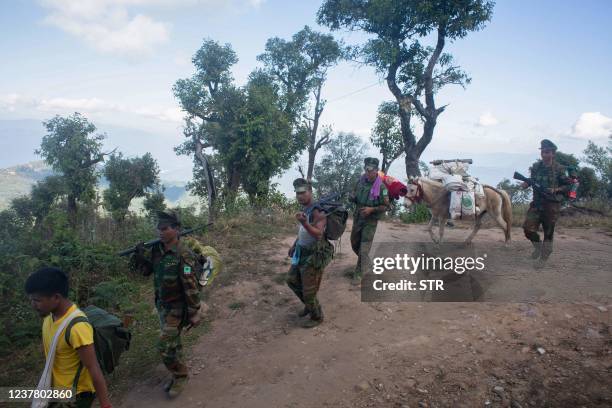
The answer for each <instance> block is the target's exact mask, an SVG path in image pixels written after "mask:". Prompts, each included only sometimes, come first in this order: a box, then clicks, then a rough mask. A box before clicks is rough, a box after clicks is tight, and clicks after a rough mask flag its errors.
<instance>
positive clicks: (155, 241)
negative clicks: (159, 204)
mask: <svg viewBox="0 0 612 408" xmlns="http://www.w3.org/2000/svg"><path fill="white" fill-rule="evenodd" d="M212 224H213V223H212V222H209V223H208V224H205V225H200V226H197V227H194V228H187V229H184V230H183V231H181V232H179V237H183V236H185V235H189V234H191V233H193V232H194V231H198V230H201V229H204V228H207V227H210V226H211V225H212ZM160 242H161V239H159V238H157V239H153V240H151V241H147V242H145V243H144V244H143V245H144V247H145V248H150V247H152V246H153V245H156V244H159V243H160ZM134 252H136V245H134V246H133V247H131V248H128V249H124V250H123V251H121V252H118V253H117V255H118V256H126V255H130V254H133V253H134Z"/></svg>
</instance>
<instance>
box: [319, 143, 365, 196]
mask: <svg viewBox="0 0 612 408" xmlns="http://www.w3.org/2000/svg"><path fill="white" fill-rule="evenodd" d="M365 150H366V146H365V144H364V143H363V142H362V141H361V139H360V138H359V137H357V136H356V135H355V134H354V133H344V132H340V133H339V134H338V135H337V136H335V137H332V139H331V142H330V143H329V144H328V145H326V146H325V151H326V154H325V155H324V156H323V158H322V159H321V162H320V163H319V164H317V165H315V169H314V181H313V185H314V187H315V188H316V189H317V192H318V193H319V194H320V195H322V194H328V193H332V192H333V193H335V192H338V193H347V192H350V191H351V190H352V188H353V185H354V184H355V182H356V181H357V179H358V178H359V176H360V175H361V170H362V167H363V159H364V154H365Z"/></svg>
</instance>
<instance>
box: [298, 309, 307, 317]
mask: <svg viewBox="0 0 612 408" xmlns="http://www.w3.org/2000/svg"><path fill="white" fill-rule="evenodd" d="M309 314H310V309H308V306H304V309H302V311H300V312H298V314H297V315H298V317H304V316H308V315H309Z"/></svg>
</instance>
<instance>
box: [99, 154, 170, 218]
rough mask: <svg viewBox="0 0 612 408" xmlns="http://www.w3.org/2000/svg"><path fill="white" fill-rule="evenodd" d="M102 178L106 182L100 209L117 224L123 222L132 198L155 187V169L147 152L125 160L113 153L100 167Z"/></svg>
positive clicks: (156, 168)
mask: <svg viewBox="0 0 612 408" xmlns="http://www.w3.org/2000/svg"><path fill="white" fill-rule="evenodd" d="M104 176H105V177H106V179H107V180H108V181H109V187H108V189H106V190H105V191H104V207H105V208H106V209H107V210H109V211H110V212H111V214H112V215H113V218H114V219H115V220H117V221H123V220H124V219H125V216H126V215H127V213H128V208H129V206H130V203H131V202H132V200H133V199H134V198H136V197H144V196H146V195H147V192H148V191H150V190H152V189H154V188H155V187H158V188H159V167H158V165H157V161H156V160H155V159H154V158H153V156H151V154H150V153H146V154H145V155H143V156H142V157H134V158H129V159H126V158H123V155H122V154H121V153H117V154H113V155H111V156H110V158H109V160H108V162H107V163H106V166H105V167H104ZM150 204H151V203H150Z"/></svg>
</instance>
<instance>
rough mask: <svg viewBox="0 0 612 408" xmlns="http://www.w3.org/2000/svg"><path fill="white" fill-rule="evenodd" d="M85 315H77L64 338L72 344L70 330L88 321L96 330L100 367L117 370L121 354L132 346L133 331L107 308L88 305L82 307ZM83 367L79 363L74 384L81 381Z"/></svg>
mask: <svg viewBox="0 0 612 408" xmlns="http://www.w3.org/2000/svg"><path fill="white" fill-rule="evenodd" d="M82 310H83V312H84V313H85V315H86V316H87V317H85V316H77V317H75V318H74V319H72V321H71V322H70V323H68V326H67V327H66V332H65V334H64V336H65V337H64V338H65V339H66V343H68V344H70V330H71V329H72V326H74V325H75V324H76V323H79V322H87V323H89V324H90V325H91V326H92V327H93V332H94V348H95V350H96V357H97V359H98V363H99V364H100V368H101V369H102V372H103V373H104V374H110V373H112V372H113V371H115V367H116V366H117V365H118V364H119V357H120V356H121V354H122V353H123V352H124V351H126V350H128V349H129V348H130V340H131V339H132V333H130V331H129V330H128V329H127V328H125V327H123V324H122V323H121V320H119V318H118V317H117V316H115V315H112V314H110V313H108V312H107V311H106V310H103V309H100V308H99V307H96V306H87V307H86V308H85V309H82ZM82 368H83V365H82V364H79V368H78V370H77V374H76V377H75V379H74V386H75V387H76V385H77V384H78V382H79V375H80V374H81V370H82Z"/></svg>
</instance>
